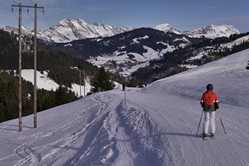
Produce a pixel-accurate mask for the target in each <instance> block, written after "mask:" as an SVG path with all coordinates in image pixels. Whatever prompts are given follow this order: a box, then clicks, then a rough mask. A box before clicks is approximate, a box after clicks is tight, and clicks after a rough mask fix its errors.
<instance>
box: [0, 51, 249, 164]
mask: <svg viewBox="0 0 249 166" xmlns="http://www.w3.org/2000/svg"><path fill="white" fill-rule="evenodd" d="M248 54H249V50H244V51H241V52H239V53H236V54H233V55H230V56H228V57H225V58H223V59H220V60H218V61H215V62H211V63H208V64H206V65H203V66H201V67H197V68H195V69H193V70H189V71H186V72H184V73H180V74H177V75H174V76H172V77H168V78H165V79H162V80H158V81H156V82H154V83H152V84H150V85H148V86H147V87H146V88H143V89H131V88H128V89H127V90H126V92H125V94H126V95H124V92H123V91H121V90H112V91H108V92H103V93H97V94H94V95H91V96H88V97H86V98H83V99H80V100H78V101H75V102H72V103H69V104H65V105H62V106H59V107H55V108H52V109H49V110H46V111H43V112H39V113H38V128H37V129H34V128H33V116H27V117H24V118H23V131H22V132H18V119H15V120H10V121H7V122H3V123H0V132H1V135H0V146H1V148H0V163H1V165H51V166H57V165H58V166H59V165H75V166H78V165H108V166H124V165H125V166H151V165H156V166H165V165H172V166H173V165H177V166H186V165H187V166H188V165H201V166H210V165H236V166H248V163H249V153H248V151H249V128H248V125H249V124H248V117H249V112H248V108H249V100H248V98H249V91H246V89H248V86H249V72H248V70H246V69H245V66H246V65H247V62H248V59H249V57H248ZM208 83H213V84H214V90H215V92H217V94H218V95H219V99H220V109H219V110H218V111H217V112H216V119H215V121H216V134H215V139H213V140H207V141H203V140H202V138H201V131H202V125H201V128H200V130H199V132H198V133H199V134H198V135H197V134H196V133H197V127H198V122H199V119H200V117H201V111H202V110H201V107H200V104H199V100H200V96H201V94H202V93H203V92H204V91H205V86H206V84H208ZM231 94H232V95H231ZM220 118H222V121H223V123H224V126H225V130H226V132H227V134H225V133H224V130H223V128H222V125H221V123H220ZM203 121H204V118H203V119H202V122H201V123H203Z"/></svg>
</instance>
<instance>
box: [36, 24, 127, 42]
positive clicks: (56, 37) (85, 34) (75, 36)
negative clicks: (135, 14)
mask: <svg viewBox="0 0 249 166" xmlns="http://www.w3.org/2000/svg"><path fill="white" fill-rule="evenodd" d="M130 30H132V28H131V27H124V28H118V27H114V26H112V25H104V24H99V23H93V24H88V23H86V22H85V21H84V20H82V19H63V20H61V21H60V22H59V23H58V24H56V25H53V26H52V27H50V28H49V29H48V30H45V31H43V32H40V33H39V37H40V38H41V39H43V40H45V41H53V42H56V43H65V42H70V41H73V40H80V39H85V38H96V37H107V36H114V35H116V34H119V33H122V32H126V31H130Z"/></svg>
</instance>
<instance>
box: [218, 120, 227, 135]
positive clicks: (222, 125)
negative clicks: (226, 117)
mask: <svg viewBox="0 0 249 166" xmlns="http://www.w3.org/2000/svg"><path fill="white" fill-rule="evenodd" d="M220 122H221V125H222V127H223V130H224V132H225V134H227V132H226V130H225V127H224V124H223V122H222V119H221V117H220Z"/></svg>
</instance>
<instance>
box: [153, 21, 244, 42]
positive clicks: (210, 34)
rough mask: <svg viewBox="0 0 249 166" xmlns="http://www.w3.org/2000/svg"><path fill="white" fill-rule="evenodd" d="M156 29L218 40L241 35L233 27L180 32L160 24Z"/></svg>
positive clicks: (224, 26)
mask: <svg viewBox="0 0 249 166" xmlns="http://www.w3.org/2000/svg"><path fill="white" fill-rule="evenodd" d="M155 29H157V30H160V31H164V32H174V33H176V34H185V35H187V36H189V37H196V38H199V37H203V36H204V37H206V38H211V39H214V38H217V37H229V36H230V35H232V34H239V33H240V31H239V30H238V29H236V28H235V27H233V26H231V25H220V26H217V25H210V26H206V27H202V28H198V29H195V30H190V31H179V30H177V29H175V28H174V27H172V26H170V25H169V24H167V23H166V24H160V25H157V26H155Z"/></svg>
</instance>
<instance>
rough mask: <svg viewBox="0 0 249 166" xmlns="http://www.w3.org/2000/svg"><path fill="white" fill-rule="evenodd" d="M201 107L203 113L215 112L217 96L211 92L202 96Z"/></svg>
mask: <svg viewBox="0 0 249 166" xmlns="http://www.w3.org/2000/svg"><path fill="white" fill-rule="evenodd" d="M201 105H202V107H203V109H204V111H215V110H216V109H218V108H219V100H218V95H217V94H216V93H214V92H213V91H211V90H208V91H206V92H205V93H203V94H202V97H201Z"/></svg>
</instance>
